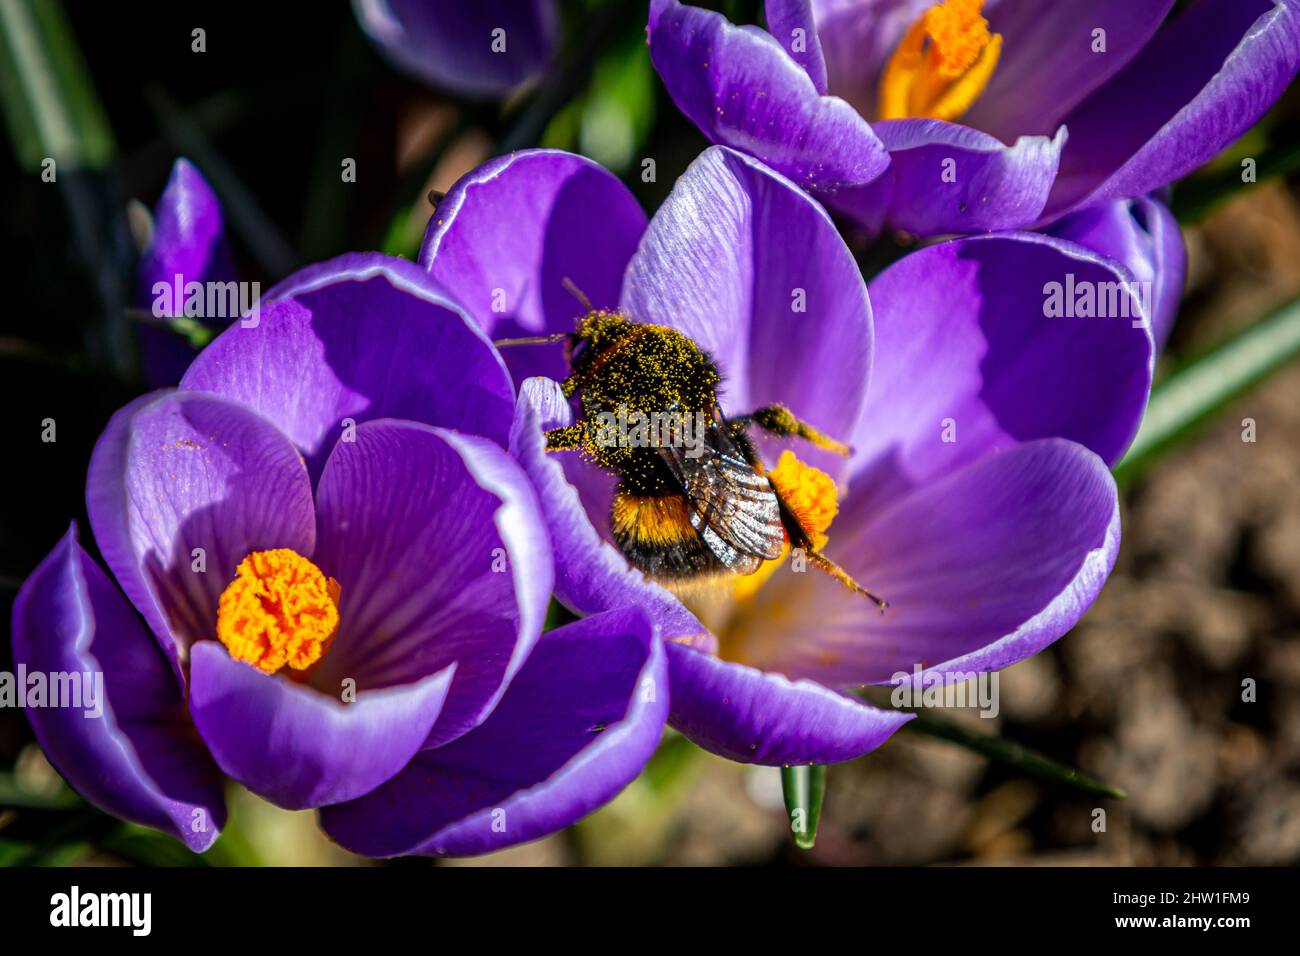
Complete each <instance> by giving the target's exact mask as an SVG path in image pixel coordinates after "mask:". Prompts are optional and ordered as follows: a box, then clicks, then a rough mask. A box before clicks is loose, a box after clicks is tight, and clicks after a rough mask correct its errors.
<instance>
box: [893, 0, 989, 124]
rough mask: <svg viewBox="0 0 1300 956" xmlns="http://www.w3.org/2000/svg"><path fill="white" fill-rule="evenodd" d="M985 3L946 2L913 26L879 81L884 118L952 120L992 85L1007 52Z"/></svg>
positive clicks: (962, 0) (968, 1)
mask: <svg viewBox="0 0 1300 956" xmlns="http://www.w3.org/2000/svg"><path fill="white" fill-rule="evenodd" d="M983 6H984V0H944V2H942V3H938V4H935V5H934V6H932V7H930V8H929V9H927V10H926V11H925V12H924V13H923V14H921V16H920V17H919V18H917V20H916V22H915V23H913V24H912V26H911V27H910V28H908V31H907V33H906V34H904V36H903V39H902V41H901V42H900V43H899V45H898V48H897V49H896V50H895V51H894V54H893V56H892V57H890V59H889V62H888V63H887V64H886V65H885V69H884V72H883V73H882V74H881V78H880V118H881V119H905V118H908V117H917V118H929V119H941V120H953V119H956V118H957V117H958V116H960V115H961V114H962V113H964V112H966V110H968V109H970V107H971V105H972V104H974V102H975V100H976V99H978V98H979V96H980V94H981V93H983V92H984V90H985V89H986V88H987V87H988V84H989V80H990V79H991V78H992V76H993V71H994V70H995V69H996V68H997V63H998V58H999V57H1000V56H1001V53H1002V36H1001V35H1000V34H994V33H990V32H989V25H988V21H987V20H986V19H984V17H983V15H982V10H983Z"/></svg>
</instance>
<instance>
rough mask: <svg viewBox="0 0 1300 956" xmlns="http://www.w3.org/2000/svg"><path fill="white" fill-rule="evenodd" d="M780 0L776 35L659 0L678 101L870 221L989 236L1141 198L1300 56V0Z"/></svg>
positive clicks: (1243, 114) (1209, 151) (771, 1)
mask: <svg viewBox="0 0 1300 956" xmlns="http://www.w3.org/2000/svg"><path fill="white" fill-rule="evenodd" d="M1173 5H1174V4H1173V0H1093V2H1089V3H1073V2H1060V0H988V2H987V3H981V2H980V0H943V2H942V3H940V2H936V0H767V2H766V12H767V22H768V26H769V28H770V30H771V33H770V34H769V33H764V32H763V31H761V30H758V29H755V28H753V27H736V26H733V25H732V24H730V23H728V22H727V20H726V19H725V18H723V17H722V16H720V15H719V14H716V13H712V12H710V11H706V10H700V9H696V8H693V7H690V6H684V5H682V4H680V3H678V2H677V0H652V2H651V5H650V22H649V39H650V55H651V58H652V59H653V61H654V64H655V67H656V69H657V70H658V71H659V75H660V76H661V77H662V78H663V81H664V83H665V85H666V86H667V88H668V91H669V93H670V94H671V95H672V97H673V99H674V101H676V103H677V105H678V106H679V107H680V108H681V110H682V111H683V112H684V113H685V114H686V115H687V116H688V117H690V119H691V120H692V121H693V122H694V123H695V124H696V125H697V126H699V127H700V129H701V130H702V131H703V132H704V134H705V135H706V136H707V137H709V139H710V140H712V141H713V142H715V143H721V144H725V145H728V146H732V147H735V148H736V149H740V150H744V151H745V152H748V153H750V154H752V155H754V156H757V157H758V158H759V159H761V160H763V161H764V162H765V163H767V164H768V165H770V166H772V167H773V168H775V169H777V170H778V171H780V172H782V173H784V174H786V175H787V176H788V177H789V178H791V179H792V180H794V181H795V182H797V183H799V184H800V185H801V186H803V187H804V188H805V189H808V190H810V191H811V192H812V193H813V194H814V195H816V196H817V197H818V198H820V199H821V200H822V201H823V202H824V203H826V205H828V206H829V207H831V208H832V209H834V210H836V211H837V212H839V213H841V214H843V215H845V216H847V217H849V218H851V219H853V220H855V221H856V222H858V223H859V224H860V225H861V226H862V227H864V228H865V229H867V230H868V231H875V230H877V229H879V228H881V227H882V226H888V227H891V228H894V229H899V230H902V231H905V232H909V233H913V234H917V235H940V234H946V233H964V232H985V231H993V230H998V229H1012V228H1019V227H1023V226H1027V225H1031V224H1035V223H1040V224H1041V223H1045V222H1050V221H1051V220H1054V219H1056V218H1058V217H1060V216H1062V215H1064V214H1065V213H1068V212H1070V211H1071V210H1074V209H1078V208H1082V207H1086V206H1093V205H1097V204H1100V203H1104V202H1107V201H1110V200H1118V199H1128V198H1131V197H1137V196H1142V195H1144V194H1146V193H1149V192H1151V191H1153V190H1155V189H1158V188H1160V187H1162V186H1164V185H1166V184H1168V183H1170V182H1172V181H1174V180H1175V179H1178V178H1179V177H1181V176H1183V175H1185V174H1186V173H1188V172H1190V171H1191V170H1193V169H1195V168H1196V167H1197V166H1199V165H1201V164H1202V163H1204V162H1205V161H1207V160H1208V159H1210V158H1211V157H1213V156H1214V155H1215V154H1217V153H1218V152H1219V151H1220V150H1221V149H1223V148H1224V147H1225V146H1227V145H1228V144H1229V143H1231V142H1232V141H1233V140H1235V139H1236V138H1237V137H1238V136H1240V135H1241V134H1242V133H1244V132H1245V131H1246V130H1247V129H1249V128H1250V126H1251V125H1252V124H1253V123H1254V122H1255V121H1256V120H1257V119H1259V117H1260V116H1262V115H1263V113H1264V111H1265V110H1267V109H1268V107H1269V106H1270V105H1272V103H1273V102H1274V101H1275V100H1276V99H1277V97H1278V96H1279V95H1280V94H1281V92H1282V90H1283V89H1285V88H1286V86H1287V84H1288V83H1289V82H1290V81H1291V80H1292V78H1293V77H1294V76H1295V74H1296V70H1297V67H1298V66H1300V0H1196V2H1194V3H1192V4H1190V5H1189V6H1188V8H1187V9H1186V10H1183V11H1181V12H1179V13H1177V14H1175V15H1174V16H1172V17H1169V16H1168V15H1169V13H1170V10H1171V8H1172V7H1173Z"/></svg>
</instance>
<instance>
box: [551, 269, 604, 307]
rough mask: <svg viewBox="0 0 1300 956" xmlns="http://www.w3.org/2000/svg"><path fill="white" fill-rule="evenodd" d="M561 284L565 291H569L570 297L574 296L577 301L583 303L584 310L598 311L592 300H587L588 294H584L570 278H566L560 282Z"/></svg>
mask: <svg viewBox="0 0 1300 956" xmlns="http://www.w3.org/2000/svg"><path fill="white" fill-rule="evenodd" d="M560 283H561V284H562V285H563V286H564V288H565V289H567V290H568V292H569V295H571V296H573V297H574V298H575V299H577V300H578V301H579V302H581V303H582V307H583V308H584V309H586V310H587V311H588V312H595V311H596V307H595V306H594V305H592V304H591V300H590V299H588V298H587V294H586V293H585V292H583V291H582V290H581V289H579V288H578V286H577V285H576V284H575V283H574V281H573V280H572V279H570V278H569V277H568V276H565V277H564V278H563V279H561V280H560Z"/></svg>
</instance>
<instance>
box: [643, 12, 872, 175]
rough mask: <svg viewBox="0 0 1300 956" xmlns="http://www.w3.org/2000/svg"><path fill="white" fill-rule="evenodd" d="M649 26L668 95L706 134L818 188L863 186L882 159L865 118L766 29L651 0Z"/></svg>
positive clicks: (652, 56) (652, 48) (652, 54)
mask: <svg viewBox="0 0 1300 956" xmlns="http://www.w3.org/2000/svg"><path fill="white" fill-rule="evenodd" d="M649 35H650V59H651V60H652V62H653V63H654V66H655V69H656V70H658V71H659V76H660V77H661V78H662V79H663V81H664V85H665V86H666V87H667V88H668V92H669V94H670V95H671V96H672V98H673V101H674V102H675V103H676V104H677V106H678V108H679V109H680V110H681V111H682V112H683V113H685V114H686V116H687V117H689V118H690V120H691V121H692V122H693V123H695V125H696V126H698V127H699V128H700V130H701V131H702V132H703V133H704V135H705V136H706V137H708V138H709V140H711V141H712V142H714V143H721V144H723V145H726V146H734V147H735V148H736V149H740V150H744V151H745V152H747V153H750V154H751V155H754V156H757V157H758V158H759V159H761V160H762V161H763V162H764V163H766V164H767V165H768V166H771V167H772V168H773V169H775V170H777V171H778V172H781V173H784V174H785V175H786V176H789V177H790V178H791V179H793V180H794V181H795V182H797V183H798V184H799V185H800V186H802V187H803V188H805V189H808V190H810V191H813V192H815V193H817V194H818V195H826V196H829V195H833V194H834V193H836V192H838V191H840V190H845V189H856V188H859V187H862V186H865V185H866V184H867V183H870V182H871V181H872V180H874V179H875V178H876V177H877V176H879V175H880V174H881V173H882V172H884V170H885V167H886V166H888V165H889V158H888V156H887V155H886V153H885V150H884V148H883V147H882V146H881V144H880V141H879V140H878V139H877V138H876V135H875V134H874V133H873V132H872V131H871V127H870V126H869V125H868V124H867V121H866V120H864V119H863V118H862V117H861V116H860V115H859V114H858V112H857V111H856V110H854V109H853V107H852V106H850V105H849V104H848V103H846V102H844V101H843V100H841V99H839V98H837V97H833V96H822V95H821V94H820V93H819V92H818V89H817V86H816V85H815V83H814V81H813V80H812V79H811V78H810V77H809V75H808V74H807V73H806V72H804V69H803V67H801V66H800V65H799V64H798V63H796V62H795V61H794V60H793V59H792V58H791V57H790V55H789V54H787V53H786V51H785V49H784V48H783V47H782V45H781V44H780V43H778V42H777V41H776V40H774V39H773V38H772V37H771V36H770V35H769V34H767V33H764V32H763V31H761V30H758V29H757V28H754V27H736V26H733V25H732V24H731V23H729V22H727V19H726V18H725V17H723V16H722V15H721V14H718V13H714V12H712V11H709V10H700V9H697V8H695V7H688V6H683V5H682V4H680V3H678V2H677V0H652V2H651V4H650V26H649Z"/></svg>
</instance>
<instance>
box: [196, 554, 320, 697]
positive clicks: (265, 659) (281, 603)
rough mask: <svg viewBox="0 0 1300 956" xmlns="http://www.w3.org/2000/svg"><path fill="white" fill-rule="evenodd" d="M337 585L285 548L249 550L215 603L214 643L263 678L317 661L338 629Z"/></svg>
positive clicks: (306, 666)
mask: <svg viewBox="0 0 1300 956" xmlns="http://www.w3.org/2000/svg"><path fill="white" fill-rule="evenodd" d="M338 602H339V583H338V582H337V581H335V580H334V579H333V578H327V577H326V576H325V575H324V574H323V573H322V572H321V570H320V568H318V567H316V565H314V564H312V563H311V562H310V561H308V560H307V559H306V558H304V557H303V556H302V555H300V554H298V553H297V552H296V551H293V550H291V549H289V548H276V549H275V550H272V551H254V552H252V553H251V554H249V555H248V556H247V557H246V558H244V560H243V561H241V562H239V567H238V568H237V569H236V571H235V580H233V581H231V582H230V585H229V586H228V587H227V588H226V590H225V591H223V592H222V594H221V599H220V600H219V601H218V603H217V638H218V639H219V640H220V641H221V643H222V644H224V645H225V646H226V650H227V651H229V652H230V656H231V657H233V658H235V659H236V660H241V661H244V662H245V663H248V664H251V665H253V666H254V667H256V668H257V669H258V670H260V671H262V672H263V673H266V674H274V673H275V672H276V671H278V670H280V669H281V668H282V667H285V666H288V667H290V668H291V669H293V670H297V671H302V670H306V669H307V668H309V667H311V666H312V665H313V664H315V663H316V662H317V661H319V660H320V659H321V658H322V657H323V656H324V655H325V651H326V650H327V649H328V648H329V643H330V640H331V639H332V638H333V637H334V632H335V631H337V630H338V626H339V610H338Z"/></svg>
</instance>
